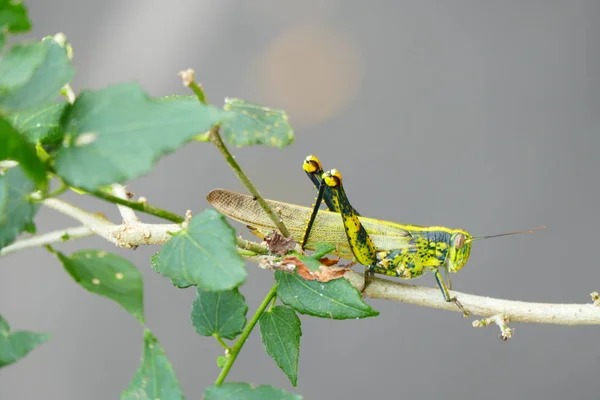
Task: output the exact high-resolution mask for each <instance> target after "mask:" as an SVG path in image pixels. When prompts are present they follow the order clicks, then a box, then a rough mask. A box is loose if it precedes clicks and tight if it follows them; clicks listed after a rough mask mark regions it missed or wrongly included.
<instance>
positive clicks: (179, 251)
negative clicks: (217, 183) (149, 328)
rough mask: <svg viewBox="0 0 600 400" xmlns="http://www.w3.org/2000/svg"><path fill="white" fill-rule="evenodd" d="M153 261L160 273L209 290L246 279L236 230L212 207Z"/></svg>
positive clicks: (157, 254)
mask: <svg viewBox="0 0 600 400" xmlns="http://www.w3.org/2000/svg"><path fill="white" fill-rule="evenodd" d="M151 261H152V268H154V270H155V271H156V272H158V273H159V274H161V275H165V276H168V277H169V278H171V279H178V280H181V279H183V280H184V281H187V282H191V283H192V284H194V285H197V286H198V287H199V288H201V289H203V290H206V291H217V292H218V291H222V290H230V289H233V288H236V287H238V286H239V285H241V284H242V283H243V282H244V281H245V280H246V268H245V262H244V260H243V259H242V258H241V257H240V256H239V255H238V253H237V250H236V247H235V231H234V230H233V228H232V227H231V226H230V225H229V224H228V223H227V222H226V221H225V218H224V217H223V216H222V215H221V214H219V213H218V212H216V211H215V210H211V209H208V210H205V211H204V212H203V213H202V214H198V215H196V216H194V218H192V219H191V221H190V223H189V225H188V226H187V228H185V229H182V230H181V231H179V232H177V233H175V234H174V235H173V237H172V238H171V240H169V241H168V242H167V243H166V244H165V245H164V246H163V247H162V249H161V250H160V251H159V252H158V253H156V254H155V255H154V256H153V257H152V260H151ZM178 282H179V283H181V281H178Z"/></svg>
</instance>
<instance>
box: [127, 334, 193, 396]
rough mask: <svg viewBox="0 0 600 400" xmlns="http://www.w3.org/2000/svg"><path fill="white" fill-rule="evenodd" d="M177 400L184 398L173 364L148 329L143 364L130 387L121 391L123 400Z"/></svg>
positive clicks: (145, 337)
mask: <svg viewBox="0 0 600 400" xmlns="http://www.w3.org/2000/svg"><path fill="white" fill-rule="evenodd" d="M140 399H147V400H154V399H165V400H177V399H184V396H183V392H182V391H181V388H180V387H179V381H178V380H177V377H176V376H175V371H173V366H172V365H171V363H170V362H169V360H167V357H166V356H165V351H164V350H163V348H162V346H161V345H160V343H159V342H158V340H157V339H156V337H154V335H153V334H152V332H150V331H149V330H148V329H146V330H145V331H144V350H143V356H142V364H141V365H140V368H138V370H137V372H136V373H135V376H134V377H133V380H132V381H131V382H130V383H129V387H128V388H127V389H125V390H124V391H123V392H122V393H121V400H140Z"/></svg>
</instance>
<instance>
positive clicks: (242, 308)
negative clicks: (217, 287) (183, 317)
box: [191, 289, 248, 340]
mask: <svg viewBox="0 0 600 400" xmlns="http://www.w3.org/2000/svg"><path fill="white" fill-rule="evenodd" d="M247 312H248V305H247V304H246V302H245V301H244V296H242V294H241V293H240V292H239V291H238V290H237V289H233V290H225V291H222V292H207V291H204V290H202V289H198V290H197V294H196V300H194V304H193V305H192V315H191V317H192V324H193V325H194V327H195V328H196V332H198V334H200V335H202V336H212V335H217V336H219V337H221V338H223V339H229V340H233V339H235V338H236V337H237V335H239V334H240V333H242V329H244V326H245V325H246V313H247Z"/></svg>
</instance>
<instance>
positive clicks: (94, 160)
mask: <svg viewBox="0 0 600 400" xmlns="http://www.w3.org/2000/svg"><path fill="white" fill-rule="evenodd" d="M226 117H227V115H226V113H225V112H224V111H222V110H218V109H216V108H214V107H212V106H208V105H203V104H200V103H199V102H198V101H197V100H193V99H191V98H187V97H178V98H168V99H162V100H157V99H151V98H149V97H148V96H147V95H146V94H145V93H144V92H143V91H142V89H141V88H140V87H139V86H138V85H137V84H135V83H128V84H122V85H116V86H109V87H107V88H104V89H102V90H98V91H86V92H83V93H82V94H81V95H80V96H79V97H78V98H77V100H76V101H75V103H74V104H73V106H72V107H71V108H70V110H68V112H67V113H65V116H64V118H63V126H64V128H65V131H66V135H65V140H64V141H63V147H62V148H61V149H60V150H59V151H58V153H57V155H56V163H55V166H56V171H57V173H58V175H60V176H61V177H62V178H64V179H65V180H66V181H68V182H69V183H70V184H72V185H74V186H79V187H82V188H85V189H88V190H94V189H96V188H98V187H99V186H102V185H106V184H109V183H112V182H123V181H126V180H129V179H132V178H135V177H137V176H139V175H141V174H145V173H147V172H148V171H150V169H151V168H152V166H153V165H154V163H156V162H157V161H158V159H159V158H160V157H161V156H162V155H164V154H167V153H169V152H172V151H174V150H176V149H178V148H179V147H181V146H183V145H184V144H185V143H186V142H188V141H189V140H191V139H192V138H193V137H194V136H195V135H197V134H198V133H201V132H204V131H206V130H208V129H210V128H211V127H212V126H214V125H216V124H217V123H219V122H220V121H222V120H223V119H224V118H226Z"/></svg>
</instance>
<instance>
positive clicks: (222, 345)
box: [213, 333, 231, 351]
mask: <svg viewBox="0 0 600 400" xmlns="http://www.w3.org/2000/svg"><path fill="white" fill-rule="evenodd" d="M213 337H214V338H215V339H217V342H219V344H220V345H221V347H223V348H224V349H225V350H227V351H231V348H230V347H229V346H227V343H225V342H224V341H223V339H221V336H219V335H217V334H216V333H215V334H213Z"/></svg>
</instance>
